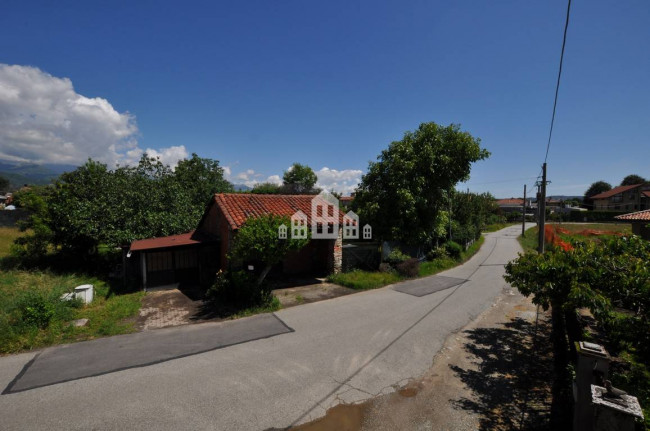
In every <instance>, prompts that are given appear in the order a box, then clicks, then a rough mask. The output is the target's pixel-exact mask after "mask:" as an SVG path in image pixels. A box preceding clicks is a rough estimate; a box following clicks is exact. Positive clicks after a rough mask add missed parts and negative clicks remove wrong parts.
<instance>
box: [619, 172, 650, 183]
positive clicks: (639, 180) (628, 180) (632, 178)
mask: <svg viewBox="0 0 650 431" xmlns="http://www.w3.org/2000/svg"><path fill="white" fill-rule="evenodd" d="M646 182H647V180H646V179H645V178H643V177H642V176H640V175H636V174H632V175H628V176H627V177H625V178H623V181H621V185H622V186H632V185H635V184H644V183H646Z"/></svg>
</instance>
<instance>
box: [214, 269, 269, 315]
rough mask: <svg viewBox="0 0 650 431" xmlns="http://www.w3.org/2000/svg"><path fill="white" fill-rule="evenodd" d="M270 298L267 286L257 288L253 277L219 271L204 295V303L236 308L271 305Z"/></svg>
mask: <svg viewBox="0 0 650 431" xmlns="http://www.w3.org/2000/svg"><path fill="white" fill-rule="evenodd" d="M272 297H273V295H272V294H271V291H270V290H269V289H268V286H267V285H265V284H262V285H261V286H258V285H257V283H256V280H255V278H254V276H253V275H252V274H250V273H248V272H246V271H236V272H231V273H228V272H223V271H219V272H218V273H217V275H216V277H215V281H214V283H213V284H212V286H210V287H209V288H208V290H207V291H206V294H205V299H206V301H208V302H210V303H212V304H214V305H230V306H234V307H237V308H243V307H256V306H263V305H267V304H270V303H271V300H272Z"/></svg>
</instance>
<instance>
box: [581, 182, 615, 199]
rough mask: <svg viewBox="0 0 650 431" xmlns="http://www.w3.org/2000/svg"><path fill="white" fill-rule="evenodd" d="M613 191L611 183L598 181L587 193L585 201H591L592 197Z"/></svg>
mask: <svg viewBox="0 0 650 431" xmlns="http://www.w3.org/2000/svg"><path fill="white" fill-rule="evenodd" d="M611 189H612V185H611V184H610V183H607V182H605V181H596V182H595V183H592V184H591V185H590V186H589V188H588V189H587V191H586V192H585V199H589V198H590V197H592V196H596V195H597V194H600V193H603V192H607V191H610V190H611Z"/></svg>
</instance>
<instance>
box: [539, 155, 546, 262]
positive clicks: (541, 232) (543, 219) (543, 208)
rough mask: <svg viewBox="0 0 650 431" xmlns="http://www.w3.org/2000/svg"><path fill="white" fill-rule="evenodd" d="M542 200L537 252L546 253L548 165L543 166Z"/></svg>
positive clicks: (540, 203)
mask: <svg viewBox="0 0 650 431" xmlns="http://www.w3.org/2000/svg"><path fill="white" fill-rule="evenodd" d="M540 200H541V201H537V207H538V208H539V244H538V245H537V252H538V253H544V225H545V224H546V163H544V164H543V165H542V184H541V193H540Z"/></svg>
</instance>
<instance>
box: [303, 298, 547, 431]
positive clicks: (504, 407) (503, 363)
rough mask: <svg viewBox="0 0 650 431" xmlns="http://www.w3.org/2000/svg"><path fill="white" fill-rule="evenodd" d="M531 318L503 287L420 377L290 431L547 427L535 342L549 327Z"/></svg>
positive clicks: (542, 360)
mask: <svg viewBox="0 0 650 431" xmlns="http://www.w3.org/2000/svg"><path fill="white" fill-rule="evenodd" d="M536 317H537V313H536V307H535V306H534V305H533V304H532V303H531V302H530V301H529V300H528V299H526V298H523V297H522V296H520V295H519V294H515V293H514V292H512V291H510V290H509V289H508V292H506V294H504V295H503V296H502V297H501V299H500V300H499V301H498V302H497V304H495V305H494V306H493V307H492V308H491V309H490V310H488V311H487V312H485V313H484V314H483V315H481V316H480V317H479V318H478V319H476V320H475V321H474V322H472V323H470V324H469V325H468V326H467V327H465V328H464V329H463V330H462V331H461V332H459V333H457V334H454V335H452V336H450V337H449V338H448V339H447V340H446V342H445V344H444V347H443V348H442V349H441V351H440V353H439V354H438V355H437V356H436V357H435V358H434V360H433V364H432V366H431V368H430V369H429V371H428V372H427V373H425V374H424V375H423V376H421V377H419V378H418V379H414V380H411V381H410V382H409V383H408V384H406V385H405V386H403V387H401V388H399V389H397V390H396V391H395V392H393V393H391V394H388V395H382V396H379V397H375V398H372V399H370V400H367V401H365V402H362V403H359V404H354V405H338V406H336V407H334V408H331V409H329V410H328V411H327V414H326V416H325V417H323V418H321V419H317V420H315V421H313V422H310V423H307V424H303V425H301V426H299V427H297V428H295V429H297V430H321V429H322V430H325V429H345V430H395V429H400V430H476V429H481V430H506V429H507V430H510V429H522V430H538V429H547V428H548V419H549V414H550V401H551V391H550V382H551V376H550V370H551V369H552V366H551V361H552V357H551V355H550V351H549V349H550V346H549V345H548V344H549V343H544V342H543V341H541V340H544V339H547V338H546V337H548V332H549V331H550V329H549V325H548V324H547V322H546V319H545V317H544V315H542V316H541V318H540V320H538V321H537V324H536ZM342 406H344V407H342ZM360 416H361V417H360Z"/></svg>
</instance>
